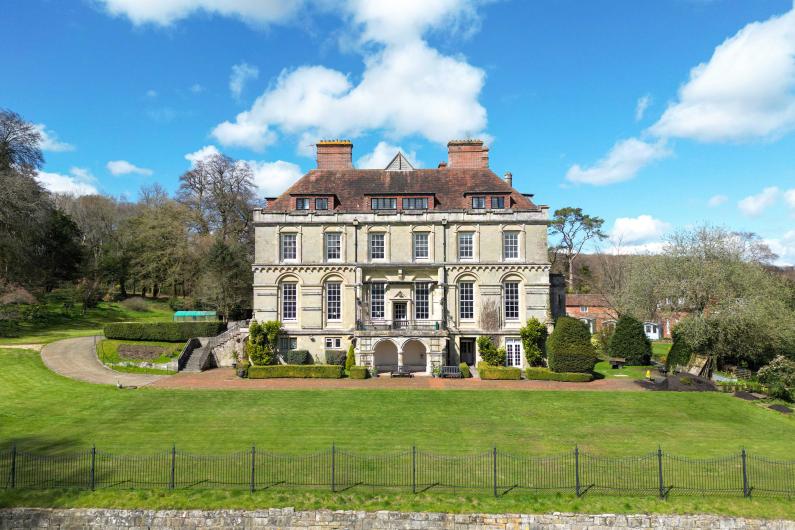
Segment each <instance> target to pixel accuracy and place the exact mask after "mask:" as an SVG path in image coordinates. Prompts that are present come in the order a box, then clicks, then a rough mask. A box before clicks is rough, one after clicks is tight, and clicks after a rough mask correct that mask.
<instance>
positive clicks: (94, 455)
mask: <svg viewBox="0 0 795 530" xmlns="http://www.w3.org/2000/svg"><path fill="white" fill-rule="evenodd" d="M96 464H97V446H96V445H92V446H91V491H94V487H95V486H96V482H95V476H96V475H95V472H96Z"/></svg>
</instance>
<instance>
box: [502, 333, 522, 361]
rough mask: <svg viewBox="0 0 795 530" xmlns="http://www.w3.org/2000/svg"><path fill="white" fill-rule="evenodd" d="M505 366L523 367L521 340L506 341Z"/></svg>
mask: <svg viewBox="0 0 795 530" xmlns="http://www.w3.org/2000/svg"><path fill="white" fill-rule="evenodd" d="M505 352H506V354H507V355H506V356H505V364H506V365H508V366H522V342H521V341H520V340H519V339H505Z"/></svg>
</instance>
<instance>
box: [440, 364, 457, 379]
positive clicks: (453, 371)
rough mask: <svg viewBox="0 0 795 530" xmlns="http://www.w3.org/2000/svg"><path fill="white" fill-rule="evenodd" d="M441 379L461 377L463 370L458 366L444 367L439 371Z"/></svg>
mask: <svg viewBox="0 0 795 530" xmlns="http://www.w3.org/2000/svg"><path fill="white" fill-rule="evenodd" d="M439 377H453V378H460V377H461V368H459V367H458V366H442V367H441V368H440V369H439Z"/></svg>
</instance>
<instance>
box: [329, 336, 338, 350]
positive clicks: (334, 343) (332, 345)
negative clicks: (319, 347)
mask: <svg viewBox="0 0 795 530" xmlns="http://www.w3.org/2000/svg"><path fill="white" fill-rule="evenodd" d="M326 349H327V350H340V349H342V337H326Z"/></svg>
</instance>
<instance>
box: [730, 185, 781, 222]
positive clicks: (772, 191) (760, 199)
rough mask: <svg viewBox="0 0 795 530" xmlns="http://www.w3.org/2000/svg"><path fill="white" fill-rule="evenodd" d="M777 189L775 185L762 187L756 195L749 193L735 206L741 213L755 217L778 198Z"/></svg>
mask: <svg viewBox="0 0 795 530" xmlns="http://www.w3.org/2000/svg"><path fill="white" fill-rule="evenodd" d="M779 191H780V190H779V189H778V188H777V187H776V186H770V187H768V188H765V189H763V190H762V191H761V192H760V193H757V194H756V195H749V196H748V197H746V198H744V199H742V200H741V201H740V202H738V203H737V207H738V208H740V211H741V212H743V214H745V215H747V216H749V217H756V216H757V215H759V214H761V213H762V212H763V211H764V210H765V208H767V207H769V206H771V205H772V204H773V203H774V202H776V199H778V195H779Z"/></svg>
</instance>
